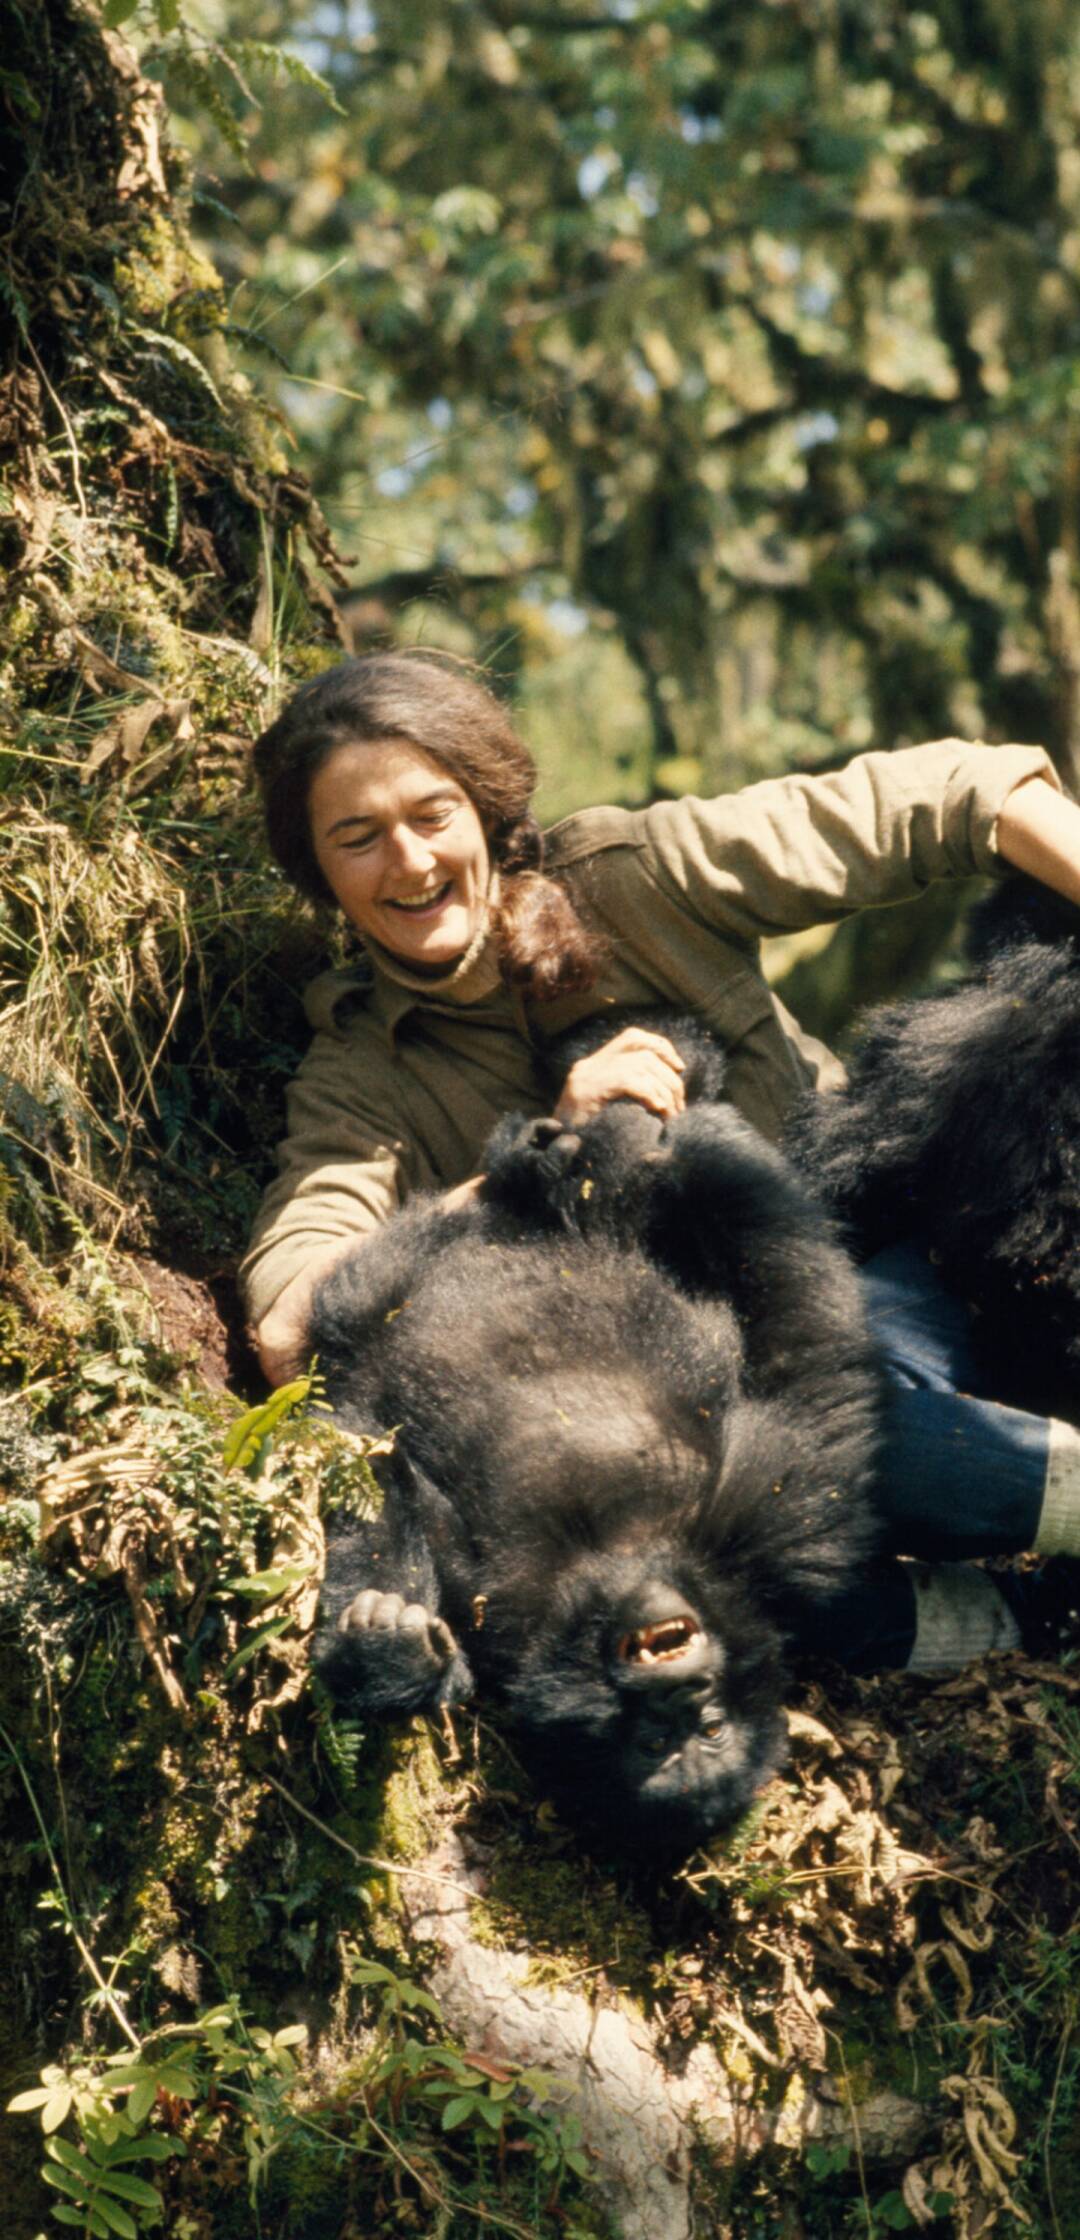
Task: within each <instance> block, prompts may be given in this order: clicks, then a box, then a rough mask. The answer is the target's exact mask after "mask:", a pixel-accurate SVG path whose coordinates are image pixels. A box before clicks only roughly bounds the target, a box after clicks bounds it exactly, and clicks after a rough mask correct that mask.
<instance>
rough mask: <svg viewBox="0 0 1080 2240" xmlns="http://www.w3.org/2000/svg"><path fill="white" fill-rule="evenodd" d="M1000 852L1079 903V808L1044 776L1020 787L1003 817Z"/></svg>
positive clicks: (1000, 830) (1007, 801)
mask: <svg viewBox="0 0 1080 2240" xmlns="http://www.w3.org/2000/svg"><path fill="white" fill-rule="evenodd" d="M997 845H998V853H999V854H1000V855H1003V856H1004V857H1005V858H1006V861H1007V862H1009V863H1012V864H1015V866H1016V869H1017V870H1018V871H1027V872H1029V873H1030V875H1031V877H1032V878H1033V879H1041V880H1042V882H1043V884H1044V886H1047V887H1054V888H1055V889H1056V891H1057V893H1058V894H1063V895H1066V896H1067V897H1068V899H1069V901H1070V902H1076V903H1080V808H1078V807H1077V805H1076V803H1075V801H1067V800H1066V798H1065V795H1064V794H1063V793H1057V792H1055V790H1054V787H1053V786H1052V785H1048V784H1047V781H1046V779H1045V778H1027V779H1025V781H1024V782H1023V784H1022V785H1018V786H1015V787H1014V788H1013V791H1012V792H1011V793H1010V794H1009V796H1008V799H1007V800H1006V801H1005V803H1004V805H1003V807H1002V809H1001V813H1000V815H999V817H998V825H997Z"/></svg>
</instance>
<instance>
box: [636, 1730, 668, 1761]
mask: <svg viewBox="0 0 1080 2240" xmlns="http://www.w3.org/2000/svg"><path fill="white" fill-rule="evenodd" d="M642 1748H643V1750H644V1751H645V1755H646V1757H649V1758H666V1757H667V1754H668V1751H669V1750H670V1748H671V1741H670V1738H669V1736H667V1735H666V1734H647V1735H646V1736H645V1739H644V1742H643V1744H642Z"/></svg>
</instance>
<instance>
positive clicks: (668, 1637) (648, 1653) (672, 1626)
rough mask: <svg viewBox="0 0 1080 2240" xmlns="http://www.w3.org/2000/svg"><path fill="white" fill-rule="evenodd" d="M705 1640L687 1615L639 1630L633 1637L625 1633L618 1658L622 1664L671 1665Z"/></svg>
mask: <svg viewBox="0 0 1080 2240" xmlns="http://www.w3.org/2000/svg"><path fill="white" fill-rule="evenodd" d="M704 1640H705V1636H704V1634H703V1633H702V1632H701V1631H700V1628H699V1627H698V1624H697V1621H696V1619H694V1618H692V1617H691V1616H690V1614H689V1612H688V1613H687V1615H686V1616H685V1617H683V1618H662V1619H661V1620H660V1623H659V1624H658V1625H655V1626H638V1627H637V1629H636V1630H635V1631H634V1632H633V1633H624V1634H623V1636H622V1638H621V1640H620V1642H619V1646H618V1655H619V1659H620V1662H621V1663H623V1664H671V1663H673V1662H674V1660H675V1658H676V1657H685V1656H688V1655H689V1653H690V1651H691V1650H692V1649H697V1648H700V1647H701V1645H702V1644H703V1642H704Z"/></svg>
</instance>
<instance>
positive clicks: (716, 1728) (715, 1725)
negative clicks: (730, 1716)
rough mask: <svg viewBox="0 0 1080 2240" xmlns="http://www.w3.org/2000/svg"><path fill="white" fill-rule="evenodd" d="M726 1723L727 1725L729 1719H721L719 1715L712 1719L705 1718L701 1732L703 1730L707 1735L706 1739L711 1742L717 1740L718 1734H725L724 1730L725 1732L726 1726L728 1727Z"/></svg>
mask: <svg viewBox="0 0 1080 2240" xmlns="http://www.w3.org/2000/svg"><path fill="white" fill-rule="evenodd" d="M726 1725H727V1720H726V1719H721V1718H720V1717H719V1715H716V1716H714V1717H713V1718H711V1719H703V1720H702V1722H701V1732H702V1734H703V1735H705V1737H706V1739H707V1740H708V1741H709V1742H714V1741H715V1740H716V1737H717V1735H720V1734H723V1732H724V1728H725V1727H726Z"/></svg>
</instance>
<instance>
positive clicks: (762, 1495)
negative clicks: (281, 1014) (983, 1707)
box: [311, 1014, 878, 1852]
mask: <svg viewBox="0 0 1080 2240" xmlns="http://www.w3.org/2000/svg"><path fill="white" fill-rule="evenodd" d="M622 1023H624V1018H623V1017H620V1019H618V1020H614V1019H613V1018H612V1017H611V1015H610V1014H609V1015H608V1016H607V1017H606V1018H604V1019H602V1020H600V1021H599V1022H595V1023H594V1024H593V1026H592V1029H591V1035H590V1036H586V1037H585V1038H584V1039H585V1040H586V1041H588V1040H589V1039H591V1040H592V1042H593V1043H595V1042H597V1041H602V1040H606V1039H607V1038H608V1037H609V1036H610V1035H611V1034H612V1032H613V1031H614V1029H615V1027H616V1026H617V1025H619V1024H622ZM649 1023H650V1024H652V1025H658V1026H660V1027H662V1028H663V1030H664V1031H667V1032H671V1033H673V1034H675V1035H676V1036H677V1039H678V1041H679V1044H680V1048H681V1049H682V1050H683V1052H684V1054H685V1055H686V1056H687V1057H688V1059H689V1064H690V1070H689V1073H688V1076H687V1081H688V1088H689V1091H690V1097H691V1100H692V1101H690V1102H689V1104H688V1109H687V1111H686V1112H685V1113H684V1114H682V1115H681V1116H680V1117H679V1118H677V1119H675V1120H673V1121H671V1122H669V1123H668V1124H667V1125H666V1126H665V1125H663V1124H662V1123H661V1122H660V1121H659V1120H657V1119H655V1118H654V1117H653V1116H652V1115H650V1114H649V1113H648V1112H647V1111H645V1109H644V1108H643V1107H642V1106H641V1105H638V1104H636V1103H632V1102H629V1101H625V1100H624V1101H620V1102H618V1103H615V1104H612V1105H609V1106H608V1107H606V1109H605V1110H603V1111H602V1112H601V1113H599V1114H598V1115H597V1117H596V1118H595V1119H593V1120H591V1121H590V1122H588V1124H587V1125H585V1126H583V1127H582V1129H581V1130H580V1133H578V1134H569V1133H564V1132H563V1131H562V1130H561V1129H560V1127H559V1126H558V1124H557V1123H556V1122H554V1121H538V1122H528V1123H526V1122H522V1121H521V1120H520V1119H512V1120H508V1121H505V1122H503V1123H502V1124H501V1126H500V1127H499V1128H498V1129H497V1130H496V1131H495V1134H494V1136H493V1138H492V1140H491V1142H490V1144H489V1146H488V1151H487V1160H486V1164H487V1177H488V1179H487V1183H486V1186H485V1188H484V1192H483V1196H482V1198H481V1199H479V1200H477V1201H474V1202H473V1204H472V1205H470V1206H469V1207H468V1208H465V1209H461V1210H458V1211H456V1212H454V1213H450V1214H447V1213H444V1212H442V1211H441V1210H438V1208H437V1207H436V1206H435V1205H433V1204H432V1203H431V1202H430V1201H428V1202H424V1201H420V1202H418V1203H416V1204H415V1205H413V1206H412V1207H410V1208H407V1209H406V1210H405V1211H404V1212H402V1213H401V1214H399V1215H397V1216H396V1217H395V1218H394V1220H393V1221H392V1222H390V1223H389V1224H388V1225H387V1227H386V1228H385V1229H384V1230H382V1231H381V1232H380V1233H379V1234H378V1235H377V1236H376V1237H374V1238H372V1239H371V1240H370V1241H369V1242H368V1243H366V1244H365V1245H364V1246H363V1247H362V1248H361V1249H360V1250H359V1251H358V1252H357V1253H356V1254H354V1255H353V1256H351V1257H350V1258H349V1259H348V1260H346V1261H345V1262H343V1263H342V1264H341V1265H340V1266H339V1267H338V1268H337V1269H335V1270H334V1271H333V1272H332V1274H331V1275H330V1276H329V1277H328V1278H327V1280H326V1281H325V1283H324V1284H323V1285H322V1286H321V1288H320V1290H319V1293H318V1295H317V1298H316V1302H315V1308H314V1312H313V1319H312V1329H311V1340H312V1345H313V1348H314V1351H315V1352H316V1354H317V1357H318V1361H319V1365H320V1369H321V1371H322V1374H323V1376H324V1378H325V1381H326V1389H327V1394H328V1397H329V1398H330V1400H331V1402H332V1403H333V1405H334V1407H335V1409H336V1410H337V1411H338V1413H339V1416H340V1418H341V1421H342V1422H343V1423H344V1424H345V1425H347V1426H348V1427H350V1428H351V1429H353V1430H355V1431H358V1432H363V1433H384V1432H386V1431H387V1430H388V1429H391V1428H395V1427H399V1426H400V1431H399V1435H398V1437H397V1438H396V1440H395V1443H394V1449H393V1453H392V1454H391V1455H390V1457H389V1458H388V1459H387V1460H386V1461H385V1462H383V1463H380V1465H379V1472H380V1477H381V1479H382V1483H383V1486H384V1489H385V1495H386V1499H385V1510H384V1516H383V1520H382V1524H381V1527H380V1528H378V1532H377V1536H376V1538H375V1539H374V1540H373V1538H372V1533H371V1531H370V1529H369V1530H363V1531H359V1532H358V1531H356V1530H351V1531H350V1530H347V1529H339V1530H335V1529H334V1528H333V1526H332V1525H331V1529H330V1533H329V1537H328V1549H327V1573H326V1586H325V1593H324V1624H323V1630H322V1634H321V1638H320V1643H319V1648H318V1668H319V1671H320V1673H321V1675H322V1677H323V1678H324V1679H325V1681H326V1682H327V1683H328V1685H329V1686H330V1687H331V1689H332V1690H333V1691H334V1693H335V1695H337V1696H338V1697H339V1698H340V1699H342V1700H343V1701H344V1702H345V1703H346V1704H348V1705H349V1707H350V1708H352V1709H354V1710H357V1711H360V1712H362V1713H363V1712H367V1713H379V1714H386V1715H393V1714H395V1713H408V1712H412V1711H417V1710H423V1709H428V1708H432V1707H434V1706H437V1705H439V1704H454V1703H460V1702H463V1701H464V1700H466V1699H467V1698H468V1697H469V1695H470V1694H471V1693H472V1690H473V1687H474V1684H475V1683H479V1684H482V1685H486V1684H487V1683H491V1684H492V1685H493V1686H494V1687H495V1688H496V1689H497V1691H498V1692H499V1694H500V1695H501V1697H502V1699H503V1701H504V1703H505V1704H506V1706H507V1707H508V1710H509V1712H510V1714H511V1716H512V1717H513V1719H514V1721H515V1722H516V1724H517V1728H518V1732H519V1736H520V1738H521V1740H522V1741H523V1742H524V1744H525V1746H526V1748H527V1750H528V1753H529V1755H530V1756H531V1758H532V1760H533V1762H534V1764H535V1765H536V1766H537V1769H538V1770H539V1771H540V1773H541V1775H542V1778H544V1779H545V1780H546V1781H547V1782H548V1783H549V1784H550V1785H551V1786H552V1787H553V1788H554V1789H555V1791H556V1793H557V1794H559V1795H560V1796H561V1797H562V1798H563V1799H564V1801H566V1802H567V1803H568V1805H569V1806H570V1809H571V1810H572V1811H573V1812H575V1813H576V1814H577V1816H578V1817H579V1818H583V1819H584V1820H585V1821H586V1822H590V1821H591V1822H592V1823H593V1824H594V1825H598V1826H599V1828H600V1830H601V1831H602V1833H603V1835H604V1837H605V1839H606V1841H607V1842H609V1843H611V1844H614V1845H615V1846H617V1847H619V1848H621V1849H623V1850H627V1849H645V1850H651V1851H653V1852H665V1851H676V1850H683V1851H685V1850H687V1849H689V1848H691V1847H692V1846H693V1845H694V1844H695V1843H697V1842H700V1841H702V1840H704V1839H705V1838H707V1837H708V1836H709V1835H711V1834H712V1833H713V1832H715V1831H716V1830H718V1829H720V1828H722V1827H724V1826H726V1825H728V1824H729V1823H731V1822H732V1821H733V1820H734V1819H735V1818H737V1817H738V1815H739V1814H740V1813H741V1812H742V1811H743V1810H744V1809H745V1807H746V1806H747V1805H748V1803H749V1802H750V1799H751V1797H752V1795H753V1793H754V1791H755V1789H756V1788H757V1787H758V1786H759V1785H760V1784H761V1783H762V1781H763V1780H764V1779H765V1778H767V1776H768V1775H769V1773H770V1772H771V1771H772V1769H773V1767H774V1765H775V1763H776V1760H777V1757H778V1754H779V1749H780V1736H781V1720H780V1714H779V1705H780V1689H781V1674H782V1656H783V1648H784V1645H785V1643H786V1642H787V1641H788V1640H790V1639H791V1638H792V1637H796V1636H806V1635H808V1634H811V1633H813V1632H814V1631H815V1629H818V1628H820V1624H821V1620H822V1613H823V1611H825V1612H827V1609H828V1605H829V1601H830V1598H831V1597H833V1596H835V1595H836V1594H838V1593H839V1592H840V1591H841V1590H842V1589H843V1588H844V1587H846V1586H847V1585H848V1584H850V1581H851V1579H852V1576H853V1574H854V1573H855V1571H856V1569H857V1567H858V1566H859V1564H860V1563H861V1562H862V1561H863V1560H864V1559H865V1556H866V1554H867V1551H868V1547H869V1545H870V1543H871V1539H872V1533H873V1527H872V1523H871V1515H870V1509H869V1503H868V1500H867V1493H866V1489H867V1485H868V1482H869V1478H870V1475H871V1471H872V1464H873V1456H874V1450H875V1443H876V1426H877V1404H878V1372H877V1368H876V1365H875V1359H874V1356H873V1353H872V1349H871V1347H870V1345H869V1342H868V1339H867V1336H866V1332H865V1329H864V1325H863V1320H862V1312H861V1306H860V1302H859V1296H858V1286H857V1279H856V1277H855V1275H854V1272H853V1270H852V1267H851V1265H850V1262H849V1259H848V1257H847V1255H846V1254H845V1253H844V1252H843V1251H842V1250H840V1249H839V1248H838V1246H837V1243H836V1241H835V1238H834V1235H833V1233H832V1229H831V1225H830V1222H829V1219H828V1217H827V1216H825V1215H824V1214H823V1213H822V1212H821V1210H820V1208H819V1206H818V1205H817V1203H816V1202H815V1201H814V1199H813V1198H812V1197H811V1196H810V1194H809V1192H808V1191H807V1190H806V1188H805V1187H804V1185H803V1184H802V1183H801V1182H800V1181H799V1180H798V1179H797V1178H796V1176H795V1175H794V1174H793V1172H792V1170H791V1169H790V1167H789V1166H788V1164H787V1163H786V1161H785V1160H784V1159H783V1158H782V1157H781V1156H780V1155H779V1154H778V1153H777V1152H775V1151H773V1150H772V1149H771V1148H770V1147H769V1146H768V1145H767V1144H765V1143H764V1142H763V1141H762V1140H761V1139H760V1138H759V1137H758V1136H757V1135H756V1134H755V1132H754V1131H753V1130H752V1129H751V1128H749V1127H748V1126H747V1125H746V1124H745V1123H744V1122H743V1121H741V1120H740V1119H739V1118H738V1117H737V1116H736V1115H735V1113H734V1112H732V1111H731V1109H730V1108H729V1107H725V1106H723V1105H721V1104H718V1103H717V1102H715V1101H714V1100H715V1097H716V1095H717V1094H718V1091H719V1085H720V1074H721V1071H722V1061H721V1060H720V1059H719V1056H718V1053H717V1051H716V1048H715V1045H713V1044H712V1043H711V1042H710V1040H709V1038H708V1037H707V1036H705V1035H704V1034H703V1033H702V1032H701V1031H700V1030H697V1029H685V1028H684V1027H683V1026H682V1025H681V1024H680V1025H679V1026H678V1027H675V1026H673V1024H672V1022H671V1021H669V1020H667V1019H666V1018H662V1017H661V1016H660V1015H659V1014H651V1015H650V1018H649ZM572 1054H577V1052H576V1051H575V1052H574V1053H571V1052H570V1051H569V1050H566V1049H565V1048H564V1049H563V1051H562V1052H561V1054H560V1065H561V1070H562V1071H565V1068H566V1064H567V1062H568V1060H569V1058H570V1056H571V1055H572Z"/></svg>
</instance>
